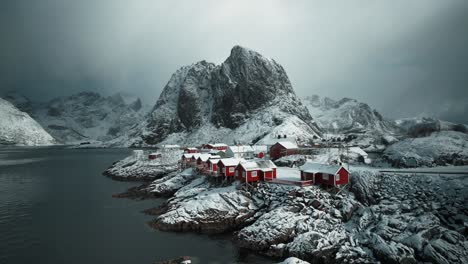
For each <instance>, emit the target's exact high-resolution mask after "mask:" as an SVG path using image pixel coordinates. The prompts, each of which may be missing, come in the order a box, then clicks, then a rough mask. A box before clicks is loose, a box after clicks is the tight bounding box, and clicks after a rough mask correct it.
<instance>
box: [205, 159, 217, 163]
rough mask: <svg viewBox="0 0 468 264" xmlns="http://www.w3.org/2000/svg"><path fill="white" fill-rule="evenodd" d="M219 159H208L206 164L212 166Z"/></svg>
mask: <svg viewBox="0 0 468 264" xmlns="http://www.w3.org/2000/svg"><path fill="white" fill-rule="evenodd" d="M218 161H219V159H212V158H211V159H209V160H208V161H207V162H208V163H213V164H218Z"/></svg>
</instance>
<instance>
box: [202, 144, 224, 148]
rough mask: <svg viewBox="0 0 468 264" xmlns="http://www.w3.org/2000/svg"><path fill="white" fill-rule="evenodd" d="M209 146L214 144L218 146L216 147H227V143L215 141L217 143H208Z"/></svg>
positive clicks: (214, 146)
mask: <svg viewBox="0 0 468 264" xmlns="http://www.w3.org/2000/svg"><path fill="white" fill-rule="evenodd" d="M206 145H208V146H212V147H213V148H216V147H227V145H226V144H224V143H215V144H206Z"/></svg>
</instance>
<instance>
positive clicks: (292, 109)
mask: <svg viewBox="0 0 468 264" xmlns="http://www.w3.org/2000/svg"><path fill="white" fill-rule="evenodd" d="M4 98H5V99H6V100H8V101H10V102H12V103H13V104H14V105H15V106H16V107H17V108H18V109H20V110H21V111H23V112H25V113H28V114H29V115H30V116H31V117H33V118H34V119H36V120H37V122H38V123H39V124H41V125H42V127H44V129H45V130H46V131H47V132H48V133H50V135H52V136H53V137H54V138H55V139H56V141H57V142H59V143H62V144H80V143H83V142H90V143H93V142H97V144H100V145H101V146H107V147H109V146H120V147H128V146H134V147H138V146H154V145H158V144H181V145H199V144H202V143H206V142H225V143H227V144H236V143H243V144H253V143H258V144H263V143H266V142H271V141H274V140H275V138H277V137H278V136H279V135H281V136H283V137H284V136H285V135H286V136H287V137H289V140H290V139H291V138H294V139H295V140H296V141H297V142H298V143H311V142H317V141H323V140H336V141H342V140H345V139H346V142H347V143H349V144H353V145H359V146H361V147H363V148H365V149H366V150H368V151H384V150H385V152H384V156H385V157H387V158H388V160H389V161H391V162H392V163H395V164H404V166H406V165H408V164H412V163H414V159H416V160H417V161H416V163H417V162H419V163H420V164H426V165H427V164H429V163H431V162H439V163H442V162H444V161H448V162H450V161H452V160H455V161H456V162H458V163H459V162H464V157H465V154H466V153H465V152H464V151H462V150H459V147H460V146H461V147H462V148H463V147H464V146H465V145H466V141H468V138H466V131H467V129H466V128H467V127H466V126H465V125H462V124H453V123H450V122H444V121H441V120H437V119H433V118H407V119H401V120H390V119H386V118H384V117H383V116H382V115H381V114H380V113H378V112H377V111H376V110H375V109H372V108H371V107H370V106H369V105H367V104H365V103H362V102H358V101H357V100H354V99H350V98H343V99H341V100H338V101H336V100H333V99H330V98H327V97H320V96H318V95H311V96H308V97H305V98H303V99H300V98H299V97H298V96H297V95H296V94H295V92H294V89H293V88H292V85H291V83H290V81H289V78H288V76H287V74H286V72H285V70H284V69H283V67H282V66H281V65H279V64H278V63H277V62H276V61H274V60H273V59H269V58H266V57H264V56H262V55H260V54H259V53H257V52H255V51H253V50H250V49H247V48H244V47H240V46H235V47H233V48H232V50H231V54H230V56H229V57H228V58H227V59H226V60H225V61H224V62H223V63H222V64H221V65H215V64H213V63H209V62H206V61H200V62H197V63H194V64H192V65H189V66H184V67H182V68H180V69H179V70H177V71H176V72H175V73H174V74H173V75H172V77H171V78H170V80H169V82H168V83H167V84H166V86H165V87H164V89H163V91H162V92H161V95H160V97H159V99H158V100H157V101H156V103H155V105H154V106H153V107H152V109H151V110H150V111H149V112H148V111H146V110H145V109H143V108H142V103H141V100H140V99H139V98H136V97H132V96H122V95H121V94H115V95H113V96H109V97H104V96H101V95H100V94H98V93H94V92H82V93H78V94H75V95H71V96H68V97H58V98H55V99H53V100H51V101H49V102H47V103H37V102H31V101H30V100H29V99H28V98H26V97H24V96H22V95H20V94H16V93H10V94H7V95H5V96H4ZM424 137H426V138H430V137H432V139H431V140H428V141H427V142H426V141H424V140H419V139H418V140H416V141H417V142H419V141H420V142H423V141H424V142H425V143H417V145H415V144H416V143H414V142H416V141H415V140H414V139H417V138H424ZM49 142H52V141H49ZM431 142H438V143H437V144H435V145H434V144H431ZM443 142H447V144H455V145H457V146H455V149H453V148H452V149H451V150H453V151H455V153H458V154H459V156H461V157H462V158H458V156H457V157H454V158H447V157H446V156H447V155H448V154H449V153H450V151H449V150H446V151H444V152H443V153H441V154H440V155H439V154H438V153H439V152H438V151H435V150H428V149H427V148H425V149H424V150H422V148H421V147H420V146H422V145H424V146H429V148H431V147H430V146H432V145H433V146H432V148H438V149H441V148H440V146H439V145H440V144H443ZM389 145H391V146H392V147H391V148H389V147H388V146H389ZM410 145H413V146H414V148H413V149H412V150H409V149H407V147H406V146H410ZM405 151H412V152H413V154H415V155H416V156H415V155H413V156H412V157H411V158H409V157H408V155H406V154H405V153H404V152H405ZM427 153H432V154H427ZM458 154H457V155H458ZM418 155H420V156H424V157H427V156H437V155H439V156H444V158H442V159H437V158H436V159H430V158H429V159H427V158H424V159H422V158H418V157H419V156H418ZM403 157H406V159H407V160H411V161H409V162H406V161H405V162H402V161H401V160H402V159H403ZM415 157H416V158H415Z"/></svg>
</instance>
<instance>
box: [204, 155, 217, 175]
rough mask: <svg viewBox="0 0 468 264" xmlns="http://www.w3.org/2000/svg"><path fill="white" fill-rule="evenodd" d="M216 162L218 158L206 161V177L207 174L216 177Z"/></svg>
mask: <svg viewBox="0 0 468 264" xmlns="http://www.w3.org/2000/svg"><path fill="white" fill-rule="evenodd" d="M218 162H219V158H213V157H211V158H210V159H208V161H207V162H206V166H207V169H206V172H205V173H206V174H207V175H208V174H209V175H214V176H218Z"/></svg>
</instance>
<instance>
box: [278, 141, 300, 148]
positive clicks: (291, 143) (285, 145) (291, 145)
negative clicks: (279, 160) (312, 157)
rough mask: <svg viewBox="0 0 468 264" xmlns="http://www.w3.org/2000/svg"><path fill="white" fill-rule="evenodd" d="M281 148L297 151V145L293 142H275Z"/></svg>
mask: <svg viewBox="0 0 468 264" xmlns="http://www.w3.org/2000/svg"><path fill="white" fill-rule="evenodd" d="M277 143H278V144H280V145H281V146H283V147H285V148H287V149H297V144H296V143H294V142H289V141H279V142H277Z"/></svg>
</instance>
